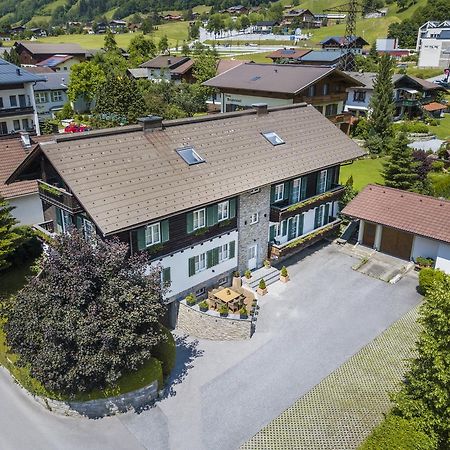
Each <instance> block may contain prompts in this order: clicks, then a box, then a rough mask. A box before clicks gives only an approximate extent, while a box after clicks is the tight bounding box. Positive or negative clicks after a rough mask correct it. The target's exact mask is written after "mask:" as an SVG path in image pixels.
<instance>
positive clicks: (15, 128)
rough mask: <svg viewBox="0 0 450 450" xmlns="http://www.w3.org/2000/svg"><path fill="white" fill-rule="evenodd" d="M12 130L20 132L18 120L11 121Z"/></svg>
mask: <svg viewBox="0 0 450 450" xmlns="http://www.w3.org/2000/svg"><path fill="white" fill-rule="evenodd" d="M13 128H14V131H19V130H20V120H13Z"/></svg>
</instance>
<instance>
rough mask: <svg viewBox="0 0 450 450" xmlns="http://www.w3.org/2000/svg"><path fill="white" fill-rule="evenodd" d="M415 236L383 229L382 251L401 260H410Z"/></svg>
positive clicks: (388, 228) (386, 228) (391, 229)
mask: <svg viewBox="0 0 450 450" xmlns="http://www.w3.org/2000/svg"><path fill="white" fill-rule="evenodd" d="M413 237H414V236H413V235H412V234H410V233H405V232H404V231H399V230H395V229H394V228H390V227H383V233H382V235H381V249H380V250H381V251H382V252H383V253H388V254H389V255H393V256H398V257H399V258H403V259H409V258H410V256H411V248H412V243H413Z"/></svg>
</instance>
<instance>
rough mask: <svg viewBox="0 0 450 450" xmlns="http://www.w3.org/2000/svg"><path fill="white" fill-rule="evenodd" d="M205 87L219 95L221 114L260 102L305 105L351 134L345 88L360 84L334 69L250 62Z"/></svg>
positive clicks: (272, 104)
mask: <svg viewBox="0 0 450 450" xmlns="http://www.w3.org/2000/svg"><path fill="white" fill-rule="evenodd" d="M203 85H204V86H209V87H214V88H216V89H217V90H218V91H219V92H220V94H221V111H222V112H229V111H236V110H243V109H248V108H251V107H252V105H253V104H254V103H260V102H264V103H267V104H269V105H270V106H278V105H289V104H292V103H300V102H306V103H310V104H311V105H313V106H314V107H315V108H316V109H317V110H318V111H320V112H321V113H323V114H324V115H325V116H326V117H328V118H329V119H330V120H331V121H332V122H333V123H335V124H336V125H337V126H339V127H340V128H341V129H342V130H343V131H344V132H348V131H349V127H350V124H351V117H350V116H349V115H345V114H342V112H343V109H344V102H345V100H346V98H347V92H346V89H347V88H350V87H352V86H359V85H360V83H359V82H358V81H356V80H355V79H353V78H351V77H350V76H348V75H346V74H345V73H343V72H341V71H339V70H337V69H335V68H332V67H322V66H306V65H305V66H303V65H291V64H254V63H251V64H241V65H239V66H237V67H235V68H233V69H231V70H228V71H227V72H224V73H223V74H221V75H218V76H216V77H214V78H211V79H210V80H208V81H206V82H204V83H203Z"/></svg>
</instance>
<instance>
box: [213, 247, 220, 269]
mask: <svg viewBox="0 0 450 450" xmlns="http://www.w3.org/2000/svg"><path fill="white" fill-rule="evenodd" d="M212 255H213V266H217V264H219V247H216V248H213V249H212Z"/></svg>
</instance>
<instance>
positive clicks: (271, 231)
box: [269, 225, 276, 242]
mask: <svg viewBox="0 0 450 450" xmlns="http://www.w3.org/2000/svg"><path fill="white" fill-rule="evenodd" d="M275 228H276V226H275V225H270V227H269V242H272V241H273V240H274V239H275Z"/></svg>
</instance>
